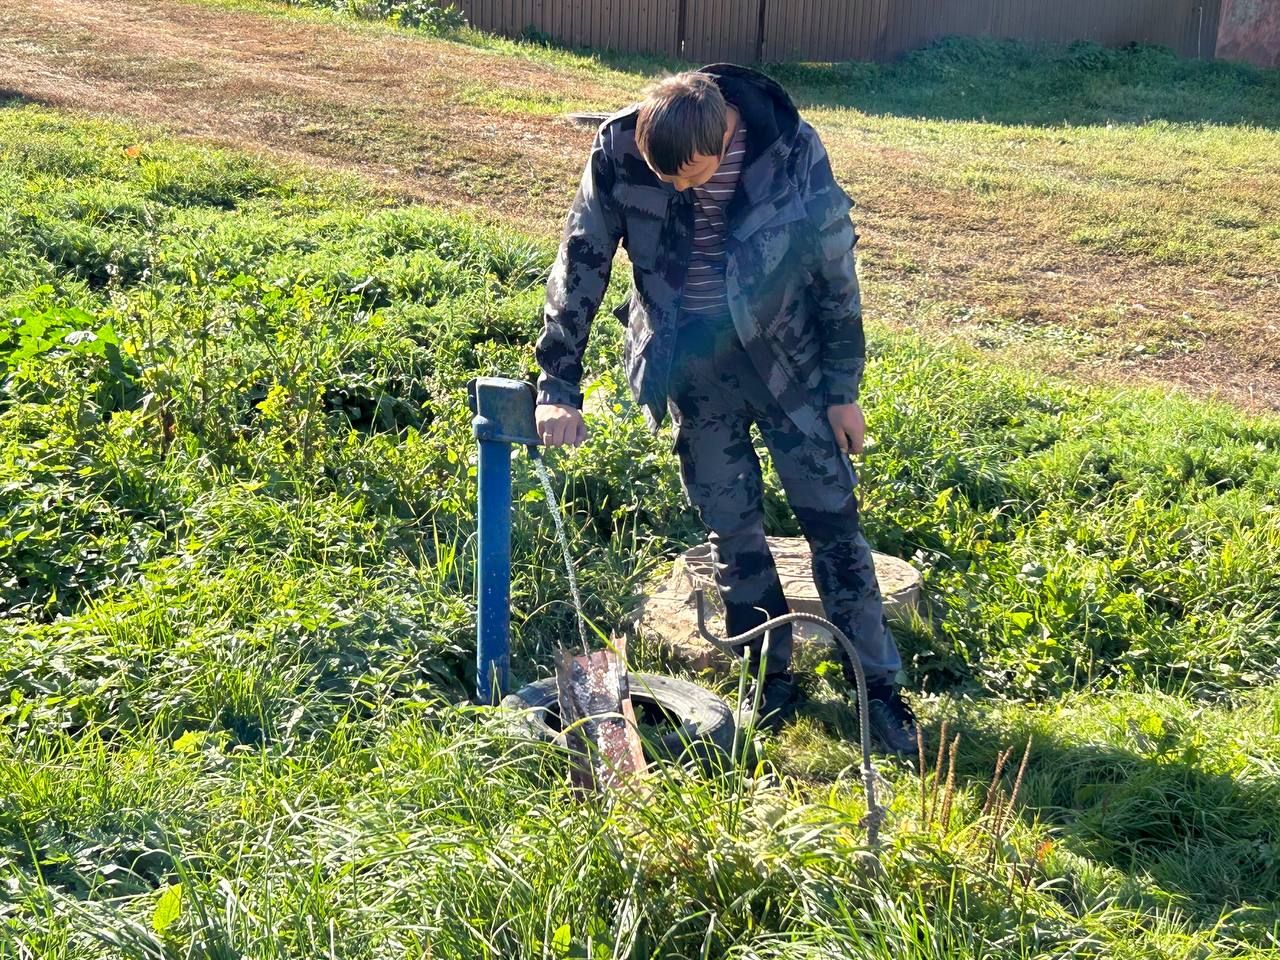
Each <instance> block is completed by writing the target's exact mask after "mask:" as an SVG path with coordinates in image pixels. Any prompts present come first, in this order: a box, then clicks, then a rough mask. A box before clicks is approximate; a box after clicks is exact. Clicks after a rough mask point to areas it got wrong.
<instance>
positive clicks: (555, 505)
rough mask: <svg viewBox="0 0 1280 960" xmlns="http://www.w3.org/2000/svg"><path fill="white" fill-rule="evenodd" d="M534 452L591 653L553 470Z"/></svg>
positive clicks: (580, 629)
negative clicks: (553, 478)
mask: <svg viewBox="0 0 1280 960" xmlns="http://www.w3.org/2000/svg"><path fill="white" fill-rule="evenodd" d="M533 453H534V457H533V468H534V470H536V471H537V472H538V479H540V480H541V481H542V489H543V490H545V491H547V507H548V509H550V511H551V519H552V520H554V521H555V524H556V536H558V537H559V538H560V549H561V550H563V551H564V568H565V570H566V571H568V574H569V589H570V590H571V591H573V609H574V610H575V611H577V614H578V637H579V638H580V639H581V640H582V652H583V653H584V654H586V653H590V652H591V647H590V645H589V644H588V643H587V620H586V618H585V617H584V616H583V615H582V594H580V593H579V592H578V571H577V570H576V569H575V568H574V566H573V554H572V553H571V552H570V550H569V537H568V534H566V533H565V529H564V516H563V514H561V512H560V501H559V500H558V499H556V491H555V488H554V487H553V486H552V485H551V471H549V470H548V469H547V465H546V463H544V462H543V459H542V457H541V456H539V455H538V454H537V452H536V451H533Z"/></svg>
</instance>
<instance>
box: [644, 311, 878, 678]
mask: <svg viewBox="0 0 1280 960" xmlns="http://www.w3.org/2000/svg"><path fill="white" fill-rule="evenodd" d="M668 408H669V410H670V412H671V416H672V419H673V420H674V421H675V431H676V439H675V450H676V453H677V454H678V456H679V458H680V476H681V481H682V483H683V485H684V490H685V493H686V494H687V495H688V497H689V500H690V502H691V503H692V504H693V506H694V509H695V510H696V511H697V512H698V515H699V517H700V518H701V519H702V522H703V523H704V524H705V525H706V526H707V528H708V530H709V531H710V534H711V535H710V541H711V545H712V549H713V550H714V553H715V561H716V562H715V570H716V582H717V586H718V587H719V589H720V596H721V598H722V600H723V602H724V606H725V616H726V629H727V630H728V632H729V634H730V635H736V634H739V633H742V632H744V631H746V630H749V629H751V628H752V627H755V626H758V625H760V624H761V623H763V622H764V621H765V620H767V619H769V618H770V617H775V616H779V615H780V614H783V613H786V612H787V602H786V599H785V597H784V596H783V592H782V585H781V583H780V582H779V580H778V572H777V569H776V567H775V566H774V562H773V556H772V554H771V553H770V552H769V547H768V545H767V544H766V542H765V535H764V509H763V503H762V499H763V493H764V483H763V479H762V476H761V471H760V461H759V459H758V458H757V456H756V451H755V446H754V444H753V443H752V439H751V434H750V431H749V427H750V425H751V424H752V423H753V422H754V423H755V424H756V425H757V427H758V428H759V430H760V433H761V435H762V436H763V438H764V442H765V445H766V446H767V447H768V449H769V453H770V456H771V458H772V461H773V465H774V468H775V469H776V470H777V473H778V476H779V478H780V479H781V480H782V485H783V489H784V490H785V492H786V495H787V500H788V502H789V503H790V504H791V508H792V509H793V510H794V511H795V514H796V520H797V521H798V522H799V524H800V527H801V529H802V530H803V531H804V535H805V538H806V539H807V540H808V541H809V546H810V549H811V551H812V554H813V568H814V579H815V581H816V582H817V586H818V593H819V595H820V596H821V598H822V604H823V607H824V608H825V610H826V613H827V618H828V619H829V620H831V622H832V623H834V624H835V625H836V626H838V627H840V629H842V630H844V631H845V632H846V633H847V634H848V635H849V637H850V638H851V639H852V640H853V642H854V645H855V647H856V648H857V650H858V654H859V657H860V659H861V661H862V665H863V667H864V668H865V669H866V672H867V676H868V678H871V679H886V678H888V677H891V676H892V675H893V674H894V673H896V672H897V670H898V668H899V666H900V665H901V661H900V659H899V656H898V649H897V646H896V645H895V644H894V641H893V636H892V634H891V633H890V632H889V628H888V625H887V624H886V623H885V620H884V612H883V607H882V604H881V598H880V585H879V583H877V581H876V574H875V567H874V565H873V563H872V559H871V548H870V547H869V546H868V545H867V541H866V540H865V539H864V538H863V536H862V530H861V528H860V526H859V523H858V501H857V499H856V497H855V496H854V484H855V483H856V482H857V480H856V477H855V476H854V472H853V466H852V464H850V463H849V459H848V457H847V456H846V455H845V454H843V453H841V451H840V448H839V447H838V446H837V445H836V442H835V437H834V435H832V434H830V433H828V434H827V436H826V437H825V438H822V439H817V438H814V437H812V436H809V435H807V434H805V433H804V432H802V431H801V430H800V429H799V428H798V427H797V426H796V425H795V424H794V423H792V421H791V420H790V418H789V417H788V416H787V415H786V414H785V413H784V412H783V411H782V410H781V409H780V408H779V407H778V405H777V403H776V402H775V401H774V399H773V397H772V396H771V395H770V394H769V392H768V388H767V387H766V386H765V383H764V381H763V380H761V378H760V376H759V375H758V374H757V372H756V370H755V368H754V366H753V365H752V363H751V360H750V358H749V357H748V355H747V353H746V351H745V350H743V348H742V345H741V342H740V341H739V340H738V335H737V332H736V331H735V330H734V329H733V327H732V323H731V321H729V320H728V319H727V318H725V319H721V320H708V319H702V318H699V319H694V320H691V321H690V322H688V323H686V324H685V325H683V326H682V327H681V329H680V334H679V339H678V341H677V347H676V362H675V366H674V369H673V372H672V377H671V381H670V386H669V389H668ZM824 419H825V418H824ZM791 639H792V638H791V629H790V627H784V628H782V629H780V630H776V631H773V634H772V636H771V637H770V639H769V651H768V656H767V663H766V666H765V669H766V672H768V673H774V672H782V671H786V670H788V669H789V668H790V663H791ZM752 654H753V656H752V667H753V670H754V669H758V662H759V656H760V647H759V645H757V646H756V647H755V648H754V649H753V650H752ZM841 656H842V659H843V652H842V654H841Z"/></svg>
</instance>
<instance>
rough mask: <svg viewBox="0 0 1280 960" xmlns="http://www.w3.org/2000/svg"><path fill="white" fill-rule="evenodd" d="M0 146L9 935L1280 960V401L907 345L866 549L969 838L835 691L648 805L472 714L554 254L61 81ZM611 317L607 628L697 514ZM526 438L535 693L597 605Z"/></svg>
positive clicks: (3, 729) (604, 576) (507, 951)
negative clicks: (495, 554) (1000, 762)
mask: <svg viewBox="0 0 1280 960" xmlns="http://www.w3.org/2000/svg"><path fill="white" fill-rule="evenodd" d="M0 158H2V159H0V169H3V175H0V194H2V198H3V199H2V202H0V209H2V210H3V211H4V213H3V217H4V222H5V230H4V232H3V234H0V244H2V245H3V253H4V256H3V258H2V260H3V264H4V266H3V267H2V268H0V271H3V272H0V309H3V311H4V313H5V314H6V316H9V317H16V318H19V321H20V322H19V323H18V324H15V325H10V326H8V327H6V328H5V332H4V334H3V338H4V339H0V364H2V365H3V386H2V387H0V604H2V607H0V610H2V613H0V631H2V633H0V883H3V884H4V886H3V888H2V889H3V890H4V891H5V894H4V898H3V899H0V955H3V956H15V957H50V958H72V957H75V958H82V957H93V956H103V957H106V956H125V957H166V958H167V957H195V956H200V957H250V956H252V957H295V956H298V957H300V956H306V957H317V956H320V957H328V956H335V957H336V956H341V957H353V958H354V957H361V958H365V957H368V958H375V957H376V958H381V957H393V956H394V957H406V956H409V957H476V956H494V957H504V958H505V957H517V956H519V957H523V956H529V957H535V956H536V957H591V958H593V960H594V958H599V957H684V956H688V957H743V958H745V957H781V956H801V957H828V956H846V955H857V956H871V957H881V956H883V957H890V956H893V957H901V956H904V955H905V956H910V957H935V956H937V957H941V956H957V955H959V956H973V957H991V956H999V957H1049V956H1055V957H1056V956H1065V955H1084V956H1088V955H1112V954H1119V955H1126V954H1133V955H1135V956H1136V955H1138V954H1139V953H1141V952H1143V951H1147V952H1148V954H1150V953H1158V954H1162V955H1169V956H1188V957H1189V956H1204V955H1208V954H1210V953H1218V954H1221V955H1227V954H1233V955H1244V954H1247V953H1249V952H1250V951H1255V950H1256V951H1258V955H1260V956H1261V955H1263V951H1265V950H1267V949H1275V948H1276V947H1277V946H1278V944H1277V942H1276V936H1277V927H1276V924H1277V917H1276V915H1275V910H1274V901H1275V900H1276V899H1278V898H1280V881H1278V880H1277V874H1276V868H1275V857H1274V852H1275V843H1276V837H1277V826H1278V825H1277V822H1276V814H1275V810H1276V809H1280V808H1278V807H1277V805H1276V803H1275V800H1276V794H1275V790H1276V783H1277V775H1276V763H1277V761H1278V758H1280V711H1277V706H1276V699H1275V689H1276V688H1275V686H1274V681H1275V663H1276V652H1277V625H1278V623H1280V618H1278V617H1277V604H1278V603H1280V592H1278V590H1280V588H1278V587H1277V585H1276V582H1275V578H1274V576H1273V572H1274V570H1275V569H1277V566H1278V564H1280V519H1278V517H1277V511H1276V497H1275V493H1274V491H1275V489H1276V481H1277V479H1280V427H1278V426H1277V424H1276V423H1275V422H1274V421H1272V420H1265V419H1251V418H1248V417H1244V416H1241V415H1239V414H1238V413H1236V412H1234V411H1232V410H1229V409H1227V408H1222V407H1213V406H1205V405H1197V404H1193V403H1191V402H1189V401H1185V400H1181V399H1176V398H1171V397H1168V396H1164V395H1161V394H1157V393H1152V392H1136V391H1113V390H1101V389H1086V388H1082V387H1080V386H1075V385H1070V384H1066V383H1061V382H1056V381H1050V380H1046V379H1044V378H1042V377H1038V376H1036V375H1034V374H1031V373H1028V372H1026V371H1015V370H1004V369H993V368H992V367H991V366H990V365H989V364H988V363H986V362H981V363H980V362H978V361H977V360H976V359H975V357H974V356H971V355H969V354H966V353H964V352H962V351H958V350H955V349H947V350H943V349H939V348H937V347H935V346H932V345H930V344H929V343H927V342H925V341H922V340H919V339H915V338H910V337H901V336H896V337H888V336H885V335H884V334H882V333H878V334H876V335H875V336H874V338H873V339H874V341H875V349H874V355H873V358H872V363H871V369H870V373H869V377H868V384H867V407H868V410H869V414H870V418H871V424H870V432H871V434H872V436H873V439H874V441H875V442H874V445H873V446H872V447H871V450H870V452H869V453H868V455H867V456H866V457H865V462H864V463H863V465H862V471H861V472H862V476H863V485H862V492H863V498H864V503H865V505H866V515H867V523H868V530H869V533H870V536H871V538H872V539H873V540H874V541H875V542H876V544H877V545H878V546H879V547H880V548H882V549H885V550H888V551H890V552H894V553H897V554H899V555H902V556H906V557H908V558H910V559H912V560H913V562H915V563H916V564H917V565H918V566H919V567H920V568H921V569H922V570H923V571H924V573H925V577H926V585H927V593H928V598H929V606H928V609H927V611H926V617H925V618H924V619H922V620H921V621H920V622H919V623H917V624H916V625H915V627H914V629H913V630H911V631H910V632H909V633H908V634H907V635H906V636H904V637H903V641H904V647H905V648H906V651H907V653H908V655H909V661H910V662H909V667H908V672H909V673H910V674H911V675H912V679H913V682H914V683H915V684H916V685H917V686H921V685H923V686H925V687H927V688H929V689H931V690H940V691H942V692H941V693H940V694H939V695H938V696H936V697H934V698H926V699H925V700H924V702H923V703H922V711H923V713H924V714H925V716H926V720H927V725H928V728H929V730H930V736H931V737H933V736H935V734H934V733H933V730H934V727H935V723H936V722H937V721H940V720H941V719H942V718H944V717H945V718H946V719H947V720H948V721H949V722H950V724H951V725H952V729H955V730H957V731H959V732H961V733H962V743H961V745H960V747H959V748H958V749H957V751H956V771H955V779H954V782H953V783H951V784H950V785H948V784H947V783H945V782H944V783H943V784H941V785H940V788H941V789H942V790H943V791H944V792H945V795H946V796H947V797H948V803H949V804H950V817H949V821H950V822H949V823H947V822H946V821H947V819H948V818H940V819H941V820H942V821H943V822H942V824H941V825H939V824H938V822H937V821H938V819H939V818H933V822H932V823H928V822H921V819H920V816H919V813H918V809H919V808H918V790H919V786H918V781H917V780H916V775H915V773H913V772H912V771H911V770H910V769H909V768H907V767H905V766H903V765H899V764H892V763H885V764H884V769H883V775H884V776H885V778H886V781H887V783H888V784H889V785H890V786H891V787H892V788H893V790H894V797H893V801H892V818H891V823H890V827H889V831H888V835H889V840H890V842H889V845H888V849H886V851H885V852H884V856H883V859H882V866H881V867H880V868H879V869H875V868H873V866H872V864H871V862H870V861H869V859H868V856H867V851H866V849H865V834H864V831H863V830H862V828H861V826H860V820H861V817H862V816H863V815H864V813H865V810H863V809H862V805H861V803H862V802H861V799H860V794H859V792H858V789H857V778H856V777H854V776H851V775H850V768H851V767H852V765H853V763H854V759H853V752H852V751H854V750H855V745H854V744H852V743H851V742H850V739H849V736H850V734H849V731H850V730H851V729H852V726H851V723H850V718H849V716H848V711H847V708H846V707H845V706H842V704H841V701H840V699H839V697H838V696H837V694H838V691H837V690H835V689H834V688H832V687H830V686H828V682H827V681H826V680H823V679H817V678H815V679H813V680H812V681H811V686H812V691H811V692H812V693H813V694H814V696H815V698H816V699H817V701H818V704H819V705H818V707H817V708H816V709H815V710H814V711H812V712H811V713H810V715H809V716H807V717H806V718H805V719H804V720H802V721H801V722H800V723H798V724H797V725H795V726H794V727H792V728H790V729H789V731H788V732H787V733H786V734H785V736H784V737H782V738H780V739H777V740H770V741H769V742H768V743H766V744H764V745H763V748H762V749H763V755H762V759H761V761H760V763H759V765H758V766H754V767H752V768H749V769H748V770H747V771H746V775H745V776H743V775H742V773H741V772H739V774H737V775H730V774H728V773H727V772H726V774H724V775H722V776H704V775H701V774H696V773H694V772H692V771H689V772H682V771H677V770H666V771H665V772H664V774H663V775H662V776H660V777H658V778H657V779H656V780H655V782H654V785H653V787H652V795H651V796H648V797H647V798H646V799H645V801H644V802H629V801H628V799H627V798H625V797H623V798H618V799H617V800H615V801H613V802H610V803H601V804H581V803H577V802H574V801H573V800H572V795H571V794H570V792H569V790H568V788H567V787H566V786H565V785H564V783H563V781H564V777H563V774H564V764H563V758H562V757H560V756H558V755H557V753H556V752H555V750H554V749H553V748H550V747H545V746H538V745H534V744H529V743H526V742H523V741H521V740H519V739H518V738H516V737H514V736H513V734H512V733H511V732H510V731H509V730H508V729H507V728H506V727H505V726H504V725H503V723H502V722H501V720H500V718H498V717H495V716H493V715H491V714H489V713H487V712H484V711H474V710H471V709H469V708H465V707H458V706H456V704H457V703H458V702H459V701H460V700H462V699H464V698H465V697H466V695H467V691H468V690H469V689H470V684H471V677H470V674H469V671H470V670H471V669H472V668H471V667H470V660H471V650H472V640H471V631H472V628H473V623H474V619H473V609H472V601H471V595H472V590H473V585H474V584H473V579H472V562H471V555H472V549H473V540H472V538H473V534H474V529H475V513H474V477H475V467H474V447H473V442H472V440H471V439H470V433H469V413H468V412H467V410H466V407H465V402H464V399H463V398H464V389H463V388H464V385H465V382H466V380H467V379H468V378H469V377H471V376H473V375H475V374H477V373H501V374H505V375H517V376H527V375H531V374H532V373H533V371H532V369H531V367H530V364H531V351H530V345H531V343H532V340H533V338H534V337H535V336H536V333H537V330H538V328H539V325H540V318H539V307H540V305H541V296H542V291H541V280H542V277H543V272H544V271H545V269H546V267H547V265H548V263H549V260H550V256H551V253H552V250H551V249H550V248H549V247H548V246H547V245H546V244H545V243H541V242H534V241H530V240H529V239H527V238H523V237H521V236H518V235H513V234H510V233H500V232H497V231H494V230H491V229H486V228H482V227H480V226H477V225H476V224H474V223H471V222H468V221H467V220H465V219H462V218H457V217H449V216H444V215H441V214H438V213H434V212H432V211H429V210H425V209H421V208H418V207H413V206H401V205H397V204H395V203H394V202H391V201H388V200H386V199H383V198H381V197H379V196H376V195H374V194H371V193H368V192H366V191H365V190H364V188H362V187H361V186H360V184H358V183H356V182H354V181H345V182H335V181H332V180H329V179H317V178H315V177H313V176H312V175H309V174H308V173H306V172H305V171H299V170H285V169H281V168H275V167H270V166H267V165H264V164H262V163H260V162H258V161H253V160H250V159H247V158H245V157H242V156H239V155H235V154H226V153H218V152H215V151H209V150H204V149H197V148H192V147H184V146H181V145H178V144H175V143H173V142H170V141H166V140H163V139H157V138H154V137H152V136H151V135H149V134H147V133H145V132H139V131H137V130H133V129H128V128H125V127H121V126H115V125H111V124H103V123H95V122H90V121H83V120H76V119H71V118H68V117H66V116H63V115H60V114H57V113H55V112H51V111H46V110H38V109H32V108H9V109H6V110H3V111H0ZM624 282H625V281H623V280H622V279H621V278H619V283H618V285H615V287H614V288H613V290H612V291H611V294H610V298H609V305H612V304H614V303H616V302H617V300H618V298H620V297H621V295H622V293H623V289H622V286H621V285H622V284H623V283H624ZM618 334H619V331H618V330H617V328H616V326H615V324H614V321H613V319H612V317H611V316H610V315H609V314H608V313H607V312H604V313H602V317H601V320H600V321H599V324H598V329H597V332H596V337H595V340H594V343H593V347H592V352H591V355H590V357H589V358H588V365H589V367H590V369H591V370H592V371H593V374H594V375H595V379H594V380H593V386H592V390H593V391H595V393H596V394H597V395H598V396H600V397H602V398H603V399H604V400H605V401H606V402H605V403H603V404H600V405H599V409H601V410H602V411H603V412H601V413H599V414H596V415H594V416H593V417H592V419H591V426H592V430H593V433H592V439H591V440H590V442H589V444H588V445H587V446H586V447H585V448H583V449H581V450H579V451H576V452H572V453H562V454H560V455H558V456H556V457H554V458H553V465H554V467H555V468H556V470H557V472H558V474H559V476H560V477H561V478H562V482H563V485H564V493H565V499H566V502H567V504H568V507H569V511H570V517H571V528H572V531H573V538H574V550H575V553H576V554H577V555H578V557H579V558H580V559H581V569H582V573H583V579H584V594H585V595H586V601H587V609H588V615H589V616H590V617H591V618H592V619H593V620H594V621H596V622H597V623H599V624H600V625H601V626H602V628H604V629H612V628H613V627H615V626H616V625H618V624H619V623H620V622H621V621H622V620H623V619H624V617H625V615H626V614H627V612H628V610H629V608H630V606H631V604H632V601H633V598H634V594H635V592H636V591H637V590H638V589H639V588H640V586H641V584H642V582H643V580H644V579H645V577H646V576H647V575H648V574H649V573H650V572H651V570H652V568H653V565H654V563H656V562H657V561H658V560H659V559H661V558H662V557H663V556H664V555H669V554H670V553H672V552H673V551H674V550H676V549H678V548H679V547H681V546H683V545H685V544H688V543H690V542H692V541H693V540H694V539H695V538H697V537H698V536H699V535H700V534H699V531H698V530H697V528H696V526H695V525H694V524H693V522H692V518H691V517H690V516H689V514H688V512H687V511H686V509H685V508H684V507H683V505H682V501H681V497H680V494H679V489H678V484H677V481H676V479H675V471H674V464H673V462H672V457H671V453H670V450H669V444H668V442H667V441H666V440H664V439H662V438H655V437H653V436H651V435H650V434H649V433H648V432H647V431H646V430H645V428H644V427H643V424H642V422H641V419H640V418H639V416H638V414H637V413H636V411H635V410H634V409H633V408H632V406H631V405H630V403H629V402H628V401H627V399H626V397H625V394H624V390H623V387H622V386H621V381H620V378H619V377H618V376H617V374H616V372H614V368H615V367H616V364H617V345H618ZM515 464H516V468H517V470H516V485H515V490H516V497H517V509H516V512H515V535H514V544H515V555H514V560H515V569H514V580H513V593H512V606H513V620H514V627H515V642H516V657H517V673H518V674H519V675H520V676H521V677H522V678H523V677H532V676H534V675H535V674H537V673H539V672H540V671H542V670H545V668H546V665H547V662H548V655H549V653H550V650H551V649H552V648H553V647H554V646H555V644H556V642H557V641H558V639H559V638H561V637H564V636H570V635H572V632H573V614H572V611H571V609H570V605H569V604H568V602H567V599H568V594H567V584H566V583H565V582H564V578H563V573H562V571H561V568H560V564H559V560H558V553H557V547H556V545H555V543H554V538H553V535H552V533H551V531H550V529H549V525H548V524H547V523H546V520H545V515H544V513H543V510H544V509H545V507H544V505H543V504H542V502H541V498H542V494H541V492H540V490H539V489H538V486H537V483H536V480H535V479H534V478H533V477H532V474H531V471H530V469H529V465H528V463H527V461H526V460H524V459H523V458H521V459H517V460H516V461H515ZM768 496H769V509H770V512H769V516H770V525H771V529H772V531H773V532H778V533H787V532H794V531H793V530H792V528H791V527H790V525H789V521H788V520H787V519H786V517H785V514H784V513H783V512H782V511H781V509H780V504H781V500H780V494H779V491H778V488H777V485H776V484H775V483H772V482H771V483H770V486H769V494H768ZM1072 690H1075V691H1077V692H1076V693H1071V692H1070V691H1072ZM1108 690H1114V691H1118V692H1116V693H1108V692H1107V691H1108ZM973 695H976V696H973ZM1062 696H1065V700H1063V701H1062V703H1061V704H1060V705H1059V704H1055V702H1054V699H1053V698H1056V697H1062ZM1028 734H1030V735H1032V737H1033V743H1034V746H1033V749H1032V752H1031V754H1030V757H1029V761H1028V767H1027V771H1026V780H1025V782H1024V783H1023V784H1022V785H1021V787H1020V790H1019V794H1018V796H1019V800H1018V803H1017V805H1016V807H1017V809H1016V810H1013V811H1010V812H1009V813H1008V814H1007V823H1005V824H1003V825H1002V826H1001V827H1000V829H999V830H996V831H993V830H992V829H991V821H990V817H989V815H988V816H984V814H983V812H982V807H983V800H984V798H985V796H986V794H987V791H988V789H989V785H990V781H991V777H992V772H993V766H994V763H995V758H996V756H997V755H998V753H999V752H1000V751H1001V750H1002V749H1005V748H1007V747H1012V746H1015V745H1018V746H1020V745H1021V744H1022V743H1024V742H1025V741H1026V739H1027V735H1028ZM930 746H931V749H932V748H936V743H934V742H931V744H930ZM929 776H933V775H932V774H930V775H929ZM1003 777H1004V781H1005V782H1004V789H1005V790H1007V791H1011V788H1012V783H1011V779H1012V772H1008V773H1005V774H1004V775H1003ZM944 779H945V774H944Z"/></svg>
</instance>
